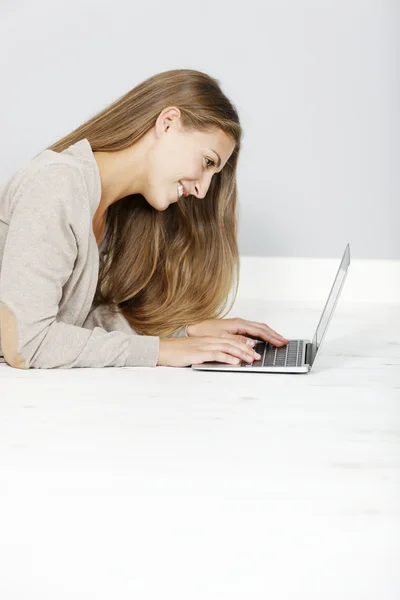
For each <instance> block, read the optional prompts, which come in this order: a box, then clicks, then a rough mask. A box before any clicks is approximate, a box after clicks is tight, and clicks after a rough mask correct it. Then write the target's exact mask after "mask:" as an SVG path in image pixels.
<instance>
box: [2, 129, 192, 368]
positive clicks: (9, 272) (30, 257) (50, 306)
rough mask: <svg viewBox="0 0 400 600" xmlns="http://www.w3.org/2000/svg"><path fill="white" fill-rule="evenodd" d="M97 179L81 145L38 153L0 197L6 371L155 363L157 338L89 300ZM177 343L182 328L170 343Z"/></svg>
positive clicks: (86, 146)
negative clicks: (8, 368) (15, 368)
mask: <svg viewBox="0 0 400 600" xmlns="http://www.w3.org/2000/svg"><path fill="white" fill-rule="evenodd" d="M100 197H101V180H100V173H99V170H98V166H97V162H96V160H95V157H94V154H93V151H92V148H91V146H90V143H89V141H88V140H87V139H86V138H85V139H82V140H80V141H79V142H77V143H75V144H73V145H71V146H69V147H68V148H67V149H66V150H64V151H63V152H53V151H52V150H45V151H43V152H42V153H41V154H39V155H38V156H36V157H35V158H34V159H33V160H31V161H30V162H29V163H28V165H27V166H25V167H23V168H21V169H19V170H18V171H16V172H15V173H14V174H13V175H12V177H11V178H10V179H9V181H8V182H7V184H6V185H5V187H4V188H3V189H2V190H1V192H0V356H1V357H4V358H0V361H3V362H4V360H5V362H7V363H8V364H10V365H11V366H14V367H18V368H22V369H29V368H39V369H46V368H71V367H124V366H148V367H154V366H156V364H157V359H158V354H159V344H160V338H159V337H157V336H143V335H138V334H136V332H135V331H134V330H133V329H132V328H131V327H130V325H129V323H128V322H127V320H126V319H125V318H124V317H123V316H122V315H119V314H117V315H114V314H112V313H111V312H110V311H109V310H108V307H107V306H105V305H101V306H99V307H97V308H96V309H94V308H93V305H92V302H93V297H94V293H95V290H96V285H97V281H98V272H99V264H100V261H101V260H102V258H103V256H104V249H105V245H106V240H107V236H105V237H104V238H103V241H102V243H101V246H100V248H98V246H97V243H96V238H95V235H94V232H93V228H92V219H93V216H94V214H95V211H96V209H97V207H98V205H99V202H100ZM183 336H185V331H184V328H180V329H178V330H177V331H176V332H174V333H173V334H172V335H171V336H170V337H183Z"/></svg>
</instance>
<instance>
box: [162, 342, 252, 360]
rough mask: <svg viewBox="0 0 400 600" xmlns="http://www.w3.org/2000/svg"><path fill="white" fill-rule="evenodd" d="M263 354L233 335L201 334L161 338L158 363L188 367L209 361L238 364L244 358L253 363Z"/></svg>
mask: <svg viewBox="0 0 400 600" xmlns="http://www.w3.org/2000/svg"><path fill="white" fill-rule="evenodd" d="M260 358H261V356H260V355H259V354H256V352H255V351H254V349H253V348H250V346H245V345H244V344H243V342H242V341H239V340H238V338H236V337H235V336H232V338H231V339H225V340H224V339H222V338H221V337H211V336H201V337H194V338H187V337H185V338H165V339H160V351H159V354H158V359H157V365H158V366H161V367H188V366H190V365H193V364H201V363H203V362H207V361H217V362H222V363H230V364H236V365H238V364H239V363H240V362H241V361H242V360H244V361H246V362H248V363H252V362H253V361H254V360H255V359H256V360H259V359H260Z"/></svg>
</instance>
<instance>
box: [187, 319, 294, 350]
mask: <svg viewBox="0 0 400 600" xmlns="http://www.w3.org/2000/svg"><path fill="white" fill-rule="evenodd" d="M187 333H188V336H189V337H200V336H205V335H210V336H214V337H224V338H229V339H235V340H239V341H240V342H241V343H244V344H248V345H254V344H252V342H253V340H251V338H248V337H246V335H251V336H253V337H254V338H257V339H260V340H264V341H266V342H270V343H271V344H273V345H274V346H286V345H287V344H288V343H289V340H287V339H286V338H284V337H282V336H281V335H279V333H277V332H276V331H274V330H273V329H271V328H270V327H268V325H266V324H265V323H257V322H256V321H246V320H245V319H239V318H237V319H207V320H206V321H201V323H196V324H195V325H189V326H188V328H187Z"/></svg>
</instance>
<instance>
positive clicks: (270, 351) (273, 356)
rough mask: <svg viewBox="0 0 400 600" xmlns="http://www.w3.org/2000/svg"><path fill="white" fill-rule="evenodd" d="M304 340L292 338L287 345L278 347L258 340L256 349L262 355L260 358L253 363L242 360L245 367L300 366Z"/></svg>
mask: <svg viewBox="0 0 400 600" xmlns="http://www.w3.org/2000/svg"><path fill="white" fill-rule="evenodd" d="M303 344H304V342H303V340H290V342H289V343H288V344H287V345H286V346H282V347H279V348H278V347H277V346H273V345H272V344H270V343H269V342H264V341H263V340H258V341H256V345H255V346H254V350H255V351H256V352H258V354H260V355H261V359H260V360H254V361H253V362H252V363H251V364H248V363H245V362H244V361H242V366H244V367H249V368H252V367H299V366H301V364H302V362H301V357H302V354H303Z"/></svg>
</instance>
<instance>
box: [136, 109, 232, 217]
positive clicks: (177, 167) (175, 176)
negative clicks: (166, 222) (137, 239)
mask: <svg viewBox="0 0 400 600" xmlns="http://www.w3.org/2000/svg"><path fill="white" fill-rule="evenodd" d="M154 133H155V138H154V140H155V142H154V145H153V148H152V152H151V153H149V155H148V162H149V164H148V165H147V166H148V174H149V175H148V181H147V189H146V193H145V197H146V200H147V201H148V202H149V204H151V205H152V206H153V207H154V208H156V209H157V210H165V209H167V208H168V206H169V205H170V204H172V203H173V202H178V201H181V202H184V201H185V198H184V197H183V196H179V194H180V193H181V190H179V187H178V186H179V182H181V183H182V184H183V186H184V188H185V190H186V191H185V194H186V195H194V196H196V197H197V198H199V200H201V199H202V198H204V196H205V195H206V193H207V190H208V188H209V187H210V183H211V179H212V177H213V176H214V175H215V173H219V172H220V171H221V170H222V169H223V168H224V166H225V164H226V163H227V161H228V160H229V158H230V156H231V154H232V152H233V150H234V148H235V143H234V140H233V139H232V138H231V137H230V136H227V135H226V134H225V133H224V132H223V131H222V130H220V129H216V130H214V131H212V132H207V133H205V132H199V131H195V132H190V133H186V132H184V131H183V129H182V127H181V119H180V110H179V109H178V108H176V107H169V108H167V109H165V110H163V111H162V113H160V115H159V117H158V119H157V123H156V125H155V130H154Z"/></svg>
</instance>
